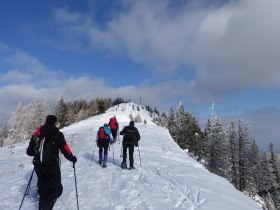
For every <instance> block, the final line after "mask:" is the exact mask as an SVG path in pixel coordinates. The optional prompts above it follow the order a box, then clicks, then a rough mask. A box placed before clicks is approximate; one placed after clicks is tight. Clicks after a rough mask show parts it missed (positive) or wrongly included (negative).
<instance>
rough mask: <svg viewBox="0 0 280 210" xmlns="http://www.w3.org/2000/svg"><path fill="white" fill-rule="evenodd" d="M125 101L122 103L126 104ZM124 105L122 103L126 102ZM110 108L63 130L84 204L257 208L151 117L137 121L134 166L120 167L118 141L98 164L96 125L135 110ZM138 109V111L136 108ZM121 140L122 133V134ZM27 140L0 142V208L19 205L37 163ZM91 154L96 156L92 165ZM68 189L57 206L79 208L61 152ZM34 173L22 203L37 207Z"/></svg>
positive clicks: (115, 208)
mask: <svg viewBox="0 0 280 210" xmlns="http://www.w3.org/2000/svg"><path fill="white" fill-rule="evenodd" d="M123 106H124V105H123ZM122 108H124V107H122ZM122 108H120V109H115V110H114V109H113V108H112V109H109V110H107V112H106V113H104V114H101V115H98V116H94V117H91V118H89V119H87V120H84V121H81V122H79V123H76V124H73V125H71V126H69V127H66V128H64V129H63V130H62V132H63V133H64V134H65V137H66V139H67V141H68V143H69V145H70V148H71V149H72V151H73V153H74V154H75V155H76V156H77V157H78V162H77V164H76V174H77V184H78V194H79V205H80V209H98V210H99V209H100V210H103V209H104V210H105V209H106V210H111V209H112V210H125V209H127V210H132V209H135V210H142V209H143V210H165V209H167V210H171V209H172V210H173V209H176V210H179V209H182V210H183V209H184V210H257V209H261V208H260V207H259V206H258V205H257V204H256V203H255V202H254V201H252V200H251V199H250V198H248V197H247V196H246V195H244V194H243V193H241V192H239V191H237V190H236V189H235V188H234V187H233V186H232V185H231V184H230V183H229V182H228V181H227V180H226V179H224V178H221V177H219V176H217V175H215V174H212V173H210V172H209V171H207V170H206V169H205V168H204V167H203V166H202V165H200V164H199V163H198V162H196V161H195V160H193V159H192V158H190V157H189V156H188V155H187V154H186V153H185V152H184V151H183V150H181V149H180V148H179V147H178V146H177V144H176V143H175V142H174V141H173V140H172V138H171V136H170V134H169V132H168V130H166V129H165V128H162V127H158V126H156V125H155V124H153V123H152V122H151V121H148V120H151V119H148V117H149V115H148V114H145V112H144V111H143V113H142V112H141V111H140V113H141V114H142V115H143V117H147V119H146V120H147V121H148V122H149V123H147V124H144V123H136V127H137V128H138V129H139V132H140V135H141V140H140V142H139V147H138V148H135V153H134V158H135V167H136V170H132V171H129V170H122V169H121V168H120V167H119V165H120V163H121V161H122V158H121V157H120V156H121V148H122V145H121V143H120V142H116V143H115V144H114V145H113V146H111V148H110V151H109V163H108V167H107V168H105V169H103V168H101V167H100V166H99V165H98V164H97V161H98V158H97V156H98V148H97V147H96V144H95V143H94V140H95V135H96V132H97V130H98V128H99V127H100V126H101V125H103V124H104V123H106V122H108V121H109V119H110V117H112V116H114V115H115V116H116V117H117V119H118V121H119V123H120V128H121V129H122V127H123V126H125V125H127V124H128V122H129V121H130V118H129V115H130V113H131V112H132V111H133V110H131V109H130V106H128V107H126V109H125V110H122ZM134 111H135V113H137V112H139V111H137V110H134ZM120 140H121V137H120ZM27 145H28V142H26V143H20V144H17V145H15V147H14V148H11V147H3V148H0V163H1V168H0V187H1V191H0V197H1V201H2V202H0V209H1V210H2V209H3V210H9V209H11V210H12V209H18V207H19V205H20V202H21V199H22V196H23V193H24V191H25V189H26V185H27V182H28V180H29V178H30V174H31V171H32V169H33V166H32V163H31V160H32V158H30V157H28V156H27V155H26V154H25V149H26V147H27ZM91 159H93V162H92V164H91V166H90V163H91ZM61 160H62V164H61V170H62V183H63V186H64V192H63V194H62V196H61V197H60V198H59V199H58V200H57V203H56V205H55V208H54V209H55V210H58V209H59V210H66V209H77V207H76V205H77V204H76V194H75V184H74V173H73V168H72V164H71V163H70V162H69V161H67V160H66V159H65V158H64V157H62V158H61ZM36 179H37V178H36V176H35V177H34V178H33V180H32V184H31V188H30V193H29V195H27V196H26V198H25V200H24V204H23V207H22V209H25V210H31V209H37V205H38V199H37V198H36Z"/></svg>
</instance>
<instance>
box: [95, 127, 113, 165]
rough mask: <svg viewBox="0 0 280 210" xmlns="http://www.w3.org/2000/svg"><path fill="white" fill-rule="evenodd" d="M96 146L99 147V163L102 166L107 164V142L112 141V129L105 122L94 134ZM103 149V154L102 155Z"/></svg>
mask: <svg viewBox="0 0 280 210" xmlns="http://www.w3.org/2000/svg"><path fill="white" fill-rule="evenodd" d="M96 142H97V146H98V147H99V164H100V165H101V166H102V167H106V166H107V158H108V148H109V143H112V142H113V136H112V131H111V130H110V128H109V125H108V124H107V123H105V124H104V126H103V127H100V128H99V130H98V132H97V135H96ZM103 149H104V156H103Z"/></svg>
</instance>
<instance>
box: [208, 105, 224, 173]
mask: <svg viewBox="0 0 280 210" xmlns="http://www.w3.org/2000/svg"><path fill="white" fill-rule="evenodd" d="M205 132H206V162H207V164H206V165H207V168H208V169H209V170H210V171H211V172H213V173H215V174H217V175H220V176H223V177H226V178H228V176H229V160H228V142H227V139H226V135H225V132H224V129H223V127H222V124H221V123H220V120H219V119H218V117H217V115H216V113H215V111H214V104H213V106H212V109H211V119H208V122H207V125H206V130H205Z"/></svg>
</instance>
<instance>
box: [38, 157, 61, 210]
mask: <svg viewBox="0 0 280 210" xmlns="http://www.w3.org/2000/svg"><path fill="white" fill-rule="evenodd" d="M35 171H36V174H37V177H38V183H37V185H38V194H39V195H40V199H39V210H51V209H53V206H54V204H55V202H56V199H57V198H59V197H60V196H61V194H62V191H63V187H62V184H61V172H60V168H59V164H58V162H55V163H54V164H52V165H50V166H39V165H35Z"/></svg>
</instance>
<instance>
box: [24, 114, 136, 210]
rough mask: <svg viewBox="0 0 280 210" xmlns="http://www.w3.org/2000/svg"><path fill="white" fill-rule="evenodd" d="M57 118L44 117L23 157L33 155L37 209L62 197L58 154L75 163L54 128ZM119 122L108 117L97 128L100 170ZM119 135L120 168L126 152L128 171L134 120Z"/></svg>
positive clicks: (46, 207) (43, 209)
mask: <svg viewBox="0 0 280 210" xmlns="http://www.w3.org/2000/svg"><path fill="white" fill-rule="evenodd" d="M56 125H57V117H56V116H54V115H48V116H47V117H46V121H45V124H44V125H42V126H41V127H39V128H38V129H37V130H36V132H35V133H34V134H33V135H32V137H31V139H30V142H29V145H28V148H27V150H26V153H27V155H29V156H33V157H34V158H33V165H34V170H35V172H36V174H37V177H38V181H37V187H38V194H39V196H40V198H39V210H52V209H53V207H54V204H55V202H56V200H57V198H59V197H60V196H61V194H62V191H63V186H62V183H61V171H60V160H59V151H60V152H61V153H62V154H63V155H64V157H65V158H66V159H67V160H69V161H71V162H72V163H73V167H74V169H75V163H76V162H77V157H76V156H75V155H73V153H72V151H71V149H70V148H69V146H68V144H67V142H66V140H65V137H64V135H63V133H62V132H61V131H59V129H58V128H57V127H56ZM118 130H119V123H118V121H117V118H116V116H114V117H112V118H110V120H109V123H105V124H104V125H103V126H102V127H100V128H99V130H98V131H97V134H96V143H97V146H98V148H99V161H98V163H99V164H100V165H101V166H102V167H106V166H107V158H108V148H109V145H110V144H113V143H115V142H116V141H117V135H118ZM119 134H120V135H123V142H122V148H123V149H122V157H123V160H122V163H121V167H122V168H127V164H126V159H127V149H128V153H129V169H134V158H133V155H134V147H135V146H136V147H137V146H138V141H139V140H140V134H139V131H138V129H137V128H136V127H135V126H134V121H130V122H129V125H128V126H125V127H124V128H123V129H122V130H121V131H120V132H119Z"/></svg>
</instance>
